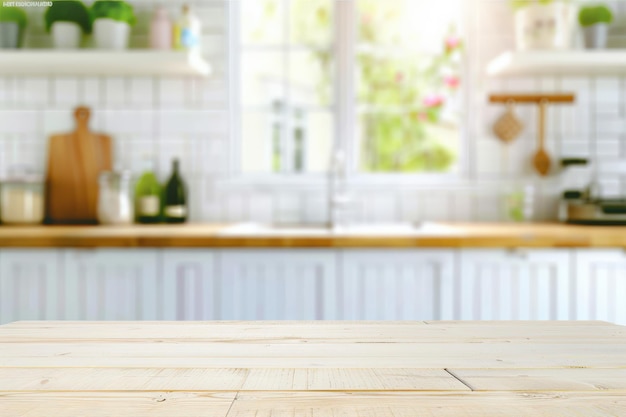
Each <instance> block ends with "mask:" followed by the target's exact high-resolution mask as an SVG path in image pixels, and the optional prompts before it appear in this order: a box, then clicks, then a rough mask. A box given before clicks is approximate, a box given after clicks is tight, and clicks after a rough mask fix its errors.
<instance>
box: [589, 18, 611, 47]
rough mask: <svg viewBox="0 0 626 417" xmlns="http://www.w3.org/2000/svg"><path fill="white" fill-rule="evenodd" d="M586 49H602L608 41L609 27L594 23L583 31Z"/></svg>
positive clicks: (604, 24)
mask: <svg viewBox="0 0 626 417" xmlns="http://www.w3.org/2000/svg"><path fill="white" fill-rule="evenodd" d="M583 33H584V35H585V47H586V48H587V49H604V48H606V44H607V41H608V39H609V25H608V24H606V23H596V24H595V25H593V26H589V27H586V28H584V29H583Z"/></svg>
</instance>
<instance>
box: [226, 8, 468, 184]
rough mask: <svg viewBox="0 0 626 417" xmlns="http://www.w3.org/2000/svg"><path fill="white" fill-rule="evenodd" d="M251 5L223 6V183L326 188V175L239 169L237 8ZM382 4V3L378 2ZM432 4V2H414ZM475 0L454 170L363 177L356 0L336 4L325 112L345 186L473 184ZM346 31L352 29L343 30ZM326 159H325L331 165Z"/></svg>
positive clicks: (462, 31)
mask: <svg viewBox="0 0 626 417" xmlns="http://www.w3.org/2000/svg"><path fill="white" fill-rule="evenodd" d="M245 1H255V0H229V1H228V16H229V17H228V23H229V24H228V31H227V32H228V41H227V44H228V55H229V59H228V84H229V91H230V97H229V119H230V120H229V121H230V134H231V146H230V161H229V162H230V163H229V172H228V182H229V184H231V185H235V186H236V185H242V186H248V185H250V186H267V187H269V188H270V189H273V188H280V187H288V188H289V187H298V186H313V187H317V186H325V185H326V183H327V180H328V178H327V174H325V173H310V172H308V173H307V172H304V173H255V174H251V173H245V172H243V169H242V165H241V162H242V160H241V156H242V146H243V143H242V137H241V128H240V123H241V109H242V106H241V103H240V98H241V94H240V92H241V91H240V74H241V72H240V70H241V68H240V61H241V49H240V48H241V38H240V10H241V9H240V8H241V3H242V2H245ZM381 1H384V0H381ZM416 1H432V0H416ZM475 1H476V0H463V1H462V2H461V3H462V5H463V6H462V7H463V9H464V10H463V11H462V15H463V16H464V20H463V21H462V24H461V27H460V30H459V33H460V34H461V36H462V37H463V39H464V43H465V50H464V51H463V65H462V79H463V83H462V105H463V111H462V112H463V115H462V117H461V123H460V132H459V148H458V161H457V170H456V171H455V172H452V173H364V172H362V171H361V170H360V169H359V163H360V143H359V140H358V137H357V136H356V120H355V116H356V107H357V102H356V101H355V100H354V88H355V82H354V81H355V80H354V76H355V74H356V71H355V63H356V60H355V59H354V57H355V56H356V55H355V48H356V24H355V18H356V8H355V3H356V2H355V0H335V4H336V9H335V15H334V17H335V18H334V37H333V46H334V50H335V68H336V71H335V78H334V82H335V85H334V92H335V103H334V104H333V105H332V106H331V107H330V109H331V111H333V114H334V116H335V128H334V132H335V137H334V144H335V149H341V150H344V151H345V153H346V155H347V157H348V172H347V178H348V183H349V184H350V185H355V186H357V187H362V188H366V187H370V186H371V187H381V186H386V187H389V186H391V187H394V186H399V187H403V188H404V187H407V186H416V187H418V188H419V187H421V186H426V187H428V186H432V185H438V186H450V187H456V186H467V185H468V184H469V183H470V182H471V181H473V179H474V177H475V175H474V173H473V171H474V167H472V166H471V163H470V161H472V160H473V158H472V155H471V154H472V149H471V146H470V140H469V139H470V138H469V134H468V132H469V131H470V125H471V120H472V113H473V111H472V106H470V97H472V95H473V92H474V90H475V89H474V87H473V86H472V82H471V78H470V77H471V76H472V74H473V71H472V67H471V62H470V61H469V60H468V59H467V56H468V50H469V48H470V47H471V46H472V45H473V39H472V36H471V35H472V30H471V28H472V25H473V24H474V23H475V19H476V15H475V13H474V12H475V9H476V8H475V7H472V3H475ZM347 28H351V30H348V29H347ZM330 157H331V155H328V158H329V160H330Z"/></svg>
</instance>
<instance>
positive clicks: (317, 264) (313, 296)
mask: <svg viewBox="0 0 626 417" xmlns="http://www.w3.org/2000/svg"><path fill="white" fill-rule="evenodd" d="M218 256H219V257H220V267H219V269H220V279H219V283H218V289H217V292H218V294H219V296H218V303H219V311H220V319H222V320H318V319H325V318H329V317H328V314H327V311H328V309H329V308H331V307H329V306H334V303H335V301H334V295H335V294H334V293H333V292H332V291H331V288H332V287H333V281H334V279H335V277H334V275H335V257H336V255H335V253H334V252H333V251H326V250H224V251H221V252H219V254H218Z"/></svg>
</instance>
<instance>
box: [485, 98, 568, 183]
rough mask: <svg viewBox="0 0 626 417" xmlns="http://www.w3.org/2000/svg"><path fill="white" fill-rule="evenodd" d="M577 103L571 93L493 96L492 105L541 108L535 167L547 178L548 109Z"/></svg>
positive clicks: (548, 159) (548, 168) (548, 162)
mask: <svg viewBox="0 0 626 417" xmlns="http://www.w3.org/2000/svg"><path fill="white" fill-rule="evenodd" d="M575 101H576V96H575V95H574V94H570V93H564V94H559V93H555V94H510V93H508V94H491V95H490V96H489V102H490V103H500V104H510V103H514V104H516V105H517V104H535V105H537V106H538V107H539V121H538V125H539V132H538V133H539V138H538V139H539V147H538V151H537V154H536V155H535V159H534V165H535V169H536V170H537V172H539V174H540V175H542V176H544V177H545V176H547V175H548V173H549V171H550V165H551V161H550V158H549V156H548V154H547V153H546V151H545V149H544V144H545V137H546V109H547V107H548V105H550V104H571V103H574V102H575Z"/></svg>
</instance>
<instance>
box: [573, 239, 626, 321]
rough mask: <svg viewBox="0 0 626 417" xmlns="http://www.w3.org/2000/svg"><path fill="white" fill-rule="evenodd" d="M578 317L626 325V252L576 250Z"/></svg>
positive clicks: (618, 250) (616, 250) (579, 318)
mask: <svg viewBox="0 0 626 417" xmlns="http://www.w3.org/2000/svg"><path fill="white" fill-rule="evenodd" d="M575 256H576V271H575V274H574V275H575V279H576V284H575V285H576V316H575V318H576V319H578V320H604V321H610V322H613V323H617V324H622V325H626V252H625V251H624V250H621V249H615V250H593V249H588V250H577V251H576V255H575Z"/></svg>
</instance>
